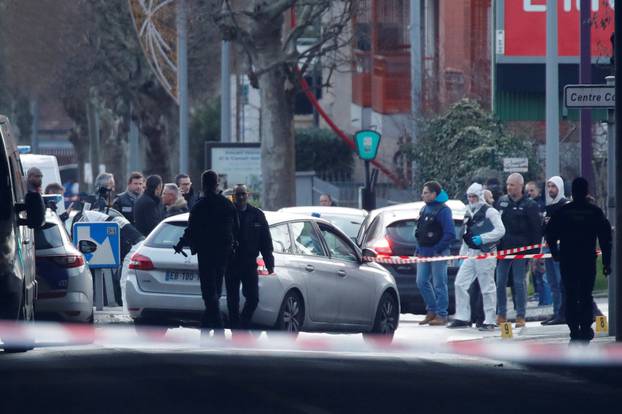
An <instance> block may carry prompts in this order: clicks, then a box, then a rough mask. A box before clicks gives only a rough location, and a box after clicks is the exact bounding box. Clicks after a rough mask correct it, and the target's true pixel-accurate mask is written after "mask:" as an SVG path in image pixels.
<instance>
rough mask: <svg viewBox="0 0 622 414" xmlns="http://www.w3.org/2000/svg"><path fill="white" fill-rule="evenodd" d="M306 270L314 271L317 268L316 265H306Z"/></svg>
mask: <svg viewBox="0 0 622 414" xmlns="http://www.w3.org/2000/svg"><path fill="white" fill-rule="evenodd" d="M305 270H306V271H307V272H313V271H314V270H315V267H313V266H311V265H306V266H305Z"/></svg>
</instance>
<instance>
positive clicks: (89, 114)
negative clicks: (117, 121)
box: [86, 96, 100, 189]
mask: <svg viewBox="0 0 622 414" xmlns="http://www.w3.org/2000/svg"><path fill="white" fill-rule="evenodd" d="M86 119H87V123H88V128H89V144H90V156H89V158H90V161H91V188H92V189H95V187H94V185H95V178H97V176H98V175H99V162H100V158H99V153H100V152H99V113H98V111H97V108H96V107H95V102H94V98H93V96H90V97H89V98H87V102H86Z"/></svg>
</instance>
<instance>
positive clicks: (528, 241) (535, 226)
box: [496, 173, 542, 328]
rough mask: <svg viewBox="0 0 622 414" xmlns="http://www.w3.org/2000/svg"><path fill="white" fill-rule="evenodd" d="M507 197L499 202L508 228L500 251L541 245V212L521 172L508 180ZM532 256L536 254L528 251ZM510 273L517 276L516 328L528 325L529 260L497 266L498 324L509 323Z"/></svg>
mask: <svg viewBox="0 0 622 414" xmlns="http://www.w3.org/2000/svg"><path fill="white" fill-rule="evenodd" d="M506 184H507V191H508V193H507V195H504V196H503V197H501V198H500V199H499V201H498V202H497V206H496V208H497V210H498V211H499V213H501V220H503V225H504V226H505V236H503V239H501V243H500V245H499V250H504V249H511V248H515V247H524V246H528V245H533V244H538V243H540V241H541V237H542V221H541V219H540V209H539V208H538V205H537V204H536V202H534V201H533V200H531V199H530V198H529V197H527V196H525V194H524V193H523V188H524V185H525V180H524V179H523V176H522V175H520V174H518V173H513V174H510V176H509V177H508V179H507V181H506ZM527 253H532V252H527ZM510 271H511V272H512V276H513V284H512V286H513V289H514V298H515V300H516V303H515V307H516V327H517V328H522V327H524V326H525V313H526V312H525V310H526V309H525V308H526V305H527V286H526V283H525V281H526V275H527V260H526V259H515V260H499V264H498V265H497V324H500V323H503V322H506V312H507V295H506V287H507V282H508V276H509V273H510Z"/></svg>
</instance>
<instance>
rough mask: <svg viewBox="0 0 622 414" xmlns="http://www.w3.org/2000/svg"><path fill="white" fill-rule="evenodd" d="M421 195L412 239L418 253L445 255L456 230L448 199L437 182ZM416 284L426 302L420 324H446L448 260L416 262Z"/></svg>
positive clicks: (421, 254) (426, 186)
mask: <svg viewBox="0 0 622 414" xmlns="http://www.w3.org/2000/svg"><path fill="white" fill-rule="evenodd" d="M421 198H422V199H423V201H424V202H425V206H424V207H423V208H422V209H421V211H420V213H419V220H418V222H417V229H416V231H415V238H416V239H417V252H416V254H417V256H422V257H432V256H448V255H449V247H450V245H451V243H452V242H453V241H454V240H455V237H456V233H455V229H454V222H453V218H452V213H451V209H450V208H449V207H447V205H445V202H446V201H447V200H448V199H449V197H448V196H447V193H446V192H445V190H443V189H442V188H441V185H440V184H439V183H438V182H436V181H428V182H427V183H425V184H424V185H423V190H422V192H421ZM417 287H418V288H419V291H420V292H421V296H422V297H423V300H424V302H425V304H426V309H427V314H426V317H425V319H423V321H421V322H420V324H422V325H425V324H428V323H429V324H430V325H435V326H440V325H446V324H447V308H448V306H449V295H448V292H447V261H437V262H422V263H417Z"/></svg>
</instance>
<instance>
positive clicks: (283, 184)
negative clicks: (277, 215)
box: [259, 68, 296, 210]
mask: <svg viewBox="0 0 622 414" xmlns="http://www.w3.org/2000/svg"><path fill="white" fill-rule="evenodd" d="M286 79H287V77H286V74H285V73H284V70H283V69H282V68H276V69H273V70H271V71H269V72H267V73H265V74H263V75H262V76H261V77H260V78H259V89H260V91H261V116H262V125H261V174H262V176H263V188H262V197H261V200H262V207H263V208H264V209H265V210H277V209H279V208H282V207H290V206H294V205H295V204H296V158H295V147H294V128H293V119H294V114H293V108H292V105H291V98H290V96H288V95H289V93H288V91H286V89H285V83H286Z"/></svg>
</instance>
